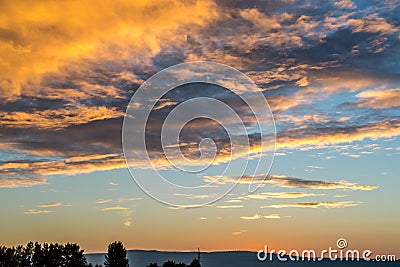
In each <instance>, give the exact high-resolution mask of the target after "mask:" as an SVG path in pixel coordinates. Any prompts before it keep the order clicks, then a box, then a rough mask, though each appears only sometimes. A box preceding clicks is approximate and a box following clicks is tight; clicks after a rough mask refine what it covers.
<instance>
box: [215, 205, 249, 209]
mask: <svg viewBox="0 0 400 267" xmlns="http://www.w3.org/2000/svg"><path fill="white" fill-rule="evenodd" d="M216 208H217V209H240V208H243V205H225V206H224V205H222V206H216Z"/></svg>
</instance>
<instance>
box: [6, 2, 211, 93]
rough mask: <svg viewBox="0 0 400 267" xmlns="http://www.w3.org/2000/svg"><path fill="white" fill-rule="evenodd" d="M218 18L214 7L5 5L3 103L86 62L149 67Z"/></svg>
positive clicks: (169, 4) (183, 4)
mask: <svg viewBox="0 0 400 267" xmlns="http://www.w3.org/2000/svg"><path fill="white" fill-rule="evenodd" d="M176 14H180V15H179V16H176ZM216 15H217V14H216V8H215V4H214V3H213V2H211V1H190V2H184V1H182V2H179V1H169V0H167V1H163V2H162V3H160V2H158V1H153V0H139V1H131V0H119V1H111V0H105V1H101V2H98V1H94V0H90V1H86V2H85V3H80V2H75V1H67V2H54V1H49V0H47V1H40V2H32V3H27V2H23V1H18V2H15V1H4V2H2V8H1V10H0V18H1V19H0V29H1V35H2V38H0V40H1V41H0V56H1V57H2V60H1V61H0V69H1V70H2V74H1V75H0V88H1V89H0V90H1V97H2V98H5V99H13V98H15V97H18V96H19V95H20V94H24V95H34V94H37V93H38V90H34V89H35V86H32V85H34V84H38V83H39V82H40V80H41V78H42V76H43V75H44V74H46V73H52V72H60V71H63V69H64V68H66V67H74V64H73V62H75V63H76V61H79V60H81V59H82V58H84V59H85V60H89V59H94V60H97V61H102V60H107V59H110V58H115V57H118V58H119V59H120V60H121V61H124V60H125V61H127V63H128V64H130V63H129V62H128V61H130V60H132V59H133V60H134V61H136V62H140V61H142V63H143V62H144V61H146V60H147V59H148V58H149V57H151V56H153V55H155V54H157V53H158V52H159V51H160V47H161V46H162V45H163V43H164V42H166V41H175V42H178V41H184V40H185V39H186V32H187V31H188V30H189V29H190V28H191V27H193V26H195V25H198V26H201V25H204V24H205V23H206V22H207V21H208V20H210V19H212V18H213V17H214V16H216ZM138 40H140V42H138ZM76 65H77V64H75V66H76ZM78 65H79V64H78ZM80 65H82V64H80ZM25 88H29V90H27V89H25Z"/></svg>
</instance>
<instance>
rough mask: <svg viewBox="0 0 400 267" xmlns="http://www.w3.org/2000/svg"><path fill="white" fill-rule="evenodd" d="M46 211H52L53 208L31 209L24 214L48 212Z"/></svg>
mask: <svg viewBox="0 0 400 267" xmlns="http://www.w3.org/2000/svg"><path fill="white" fill-rule="evenodd" d="M46 213H52V211H51V210H37V209H30V210H27V211H25V212H24V214H33V215H35V214H46Z"/></svg>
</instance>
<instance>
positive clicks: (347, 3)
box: [335, 0, 356, 9]
mask: <svg viewBox="0 0 400 267" xmlns="http://www.w3.org/2000/svg"><path fill="white" fill-rule="evenodd" d="M335 6H337V7H340V8H348V9H354V8H355V7H356V6H355V5H354V3H353V2H352V1H351V0H340V1H337V2H335Z"/></svg>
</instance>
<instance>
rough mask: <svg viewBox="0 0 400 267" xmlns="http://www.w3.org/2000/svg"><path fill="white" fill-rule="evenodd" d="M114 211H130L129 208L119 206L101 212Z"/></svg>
mask: <svg viewBox="0 0 400 267" xmlns="http://www.w3.org/2000/svg"><path fill="white" fill-rule="evenodd" d="M114 210H117V211H118V210H130V209H129V208H126V207H121V206H114V207H108V208H104V209H103V211H114Z"/></svg>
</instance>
